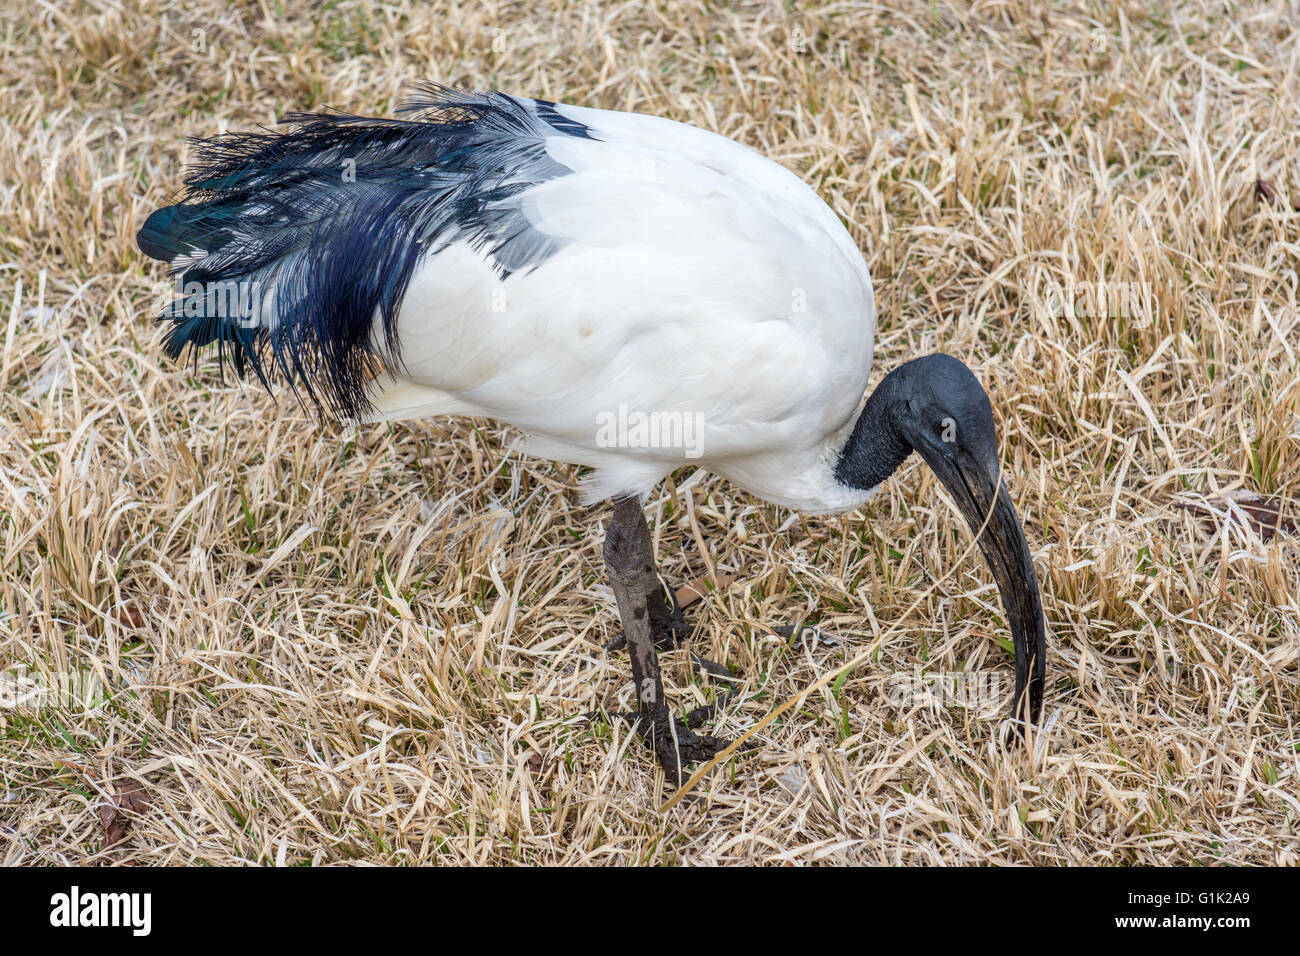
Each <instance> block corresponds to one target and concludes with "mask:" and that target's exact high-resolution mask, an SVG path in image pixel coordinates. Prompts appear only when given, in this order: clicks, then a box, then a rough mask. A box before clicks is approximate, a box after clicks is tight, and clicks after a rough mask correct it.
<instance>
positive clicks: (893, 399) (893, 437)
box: [835, 369, 912, 491]
mask: <svg viewBox="0 0 1300 956" xmlns="http://www.w3.org/2000/svg"><path fill="white" fill-rule="evenodd" d="M898 371H899V369H895V370H894V371H892V372H890V373H889V374H888V375H886V376H885V377H884V379H882V380H881V382H880V384H879V385H878V386H876V390H875V391H874V392H872V393H871V397H870V398H868V399H867V404H866V405H864V406H863V407H862V412H861V413H860V414H859V415H858V420H857V421H856V422H855V423H854V425H853V431H852V432H850V433H849V438H848V441H846V442H845V443H844V447H843V448H841V449H840V455H839V460H838V461H837V462H836V465H835V480H836V481H838V482H839V483H840V484H842V485H845V486H847V487H849V488H854V489H857V490H859V491H870V490H871V489H872V488H875V487H876V486H877V485H879V484H881V483H882V482H883V481H885V480H886V479H887V478H888V477H889V476H890V475H892V474H893V473H894V472H895V471H897V470H898V466H899V465H901V464H902V463H903V462H904V461H906V460H907V456H908V455H910V454H911V453H912V446H911V444H910V443H909V442H908V441H907V439H906V438H904V437H903V433H902V432H901V431H900V430H899V427H898V416H897V415H896V409H897V408H898V405H899V403H900V402H901V401H902V398H901V396H900V395H899V385H900V381H901V378H900V376H899V375H898V374H896V373H898Z"/></svg>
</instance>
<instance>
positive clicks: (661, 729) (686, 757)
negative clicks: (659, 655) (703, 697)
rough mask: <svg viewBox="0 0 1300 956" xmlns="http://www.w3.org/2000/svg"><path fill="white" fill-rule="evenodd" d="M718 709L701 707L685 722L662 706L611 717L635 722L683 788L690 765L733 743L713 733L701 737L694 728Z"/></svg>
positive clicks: (670, 777) (672, 778) (672, 779)
mask: <svg viewBox="0 0 1300 956" xmlns="http://www.w3.org/2000/svg"><path fill="white" fill-rule="evenodd" d="M719 703H720V702H719ZM717 707H718V704H717V703H713V704H708V705H706V706H704V707H698V708H696V709H695V710H693V711H691V712H690V713H689V714H687V715H686V717H685V718H684V719H679V718H677V717H674V716H673V715H672V714H671V713H669V712H668V708H667V707H666V706H664V705H662V704H661V705H659V706H658V707H656V708H653V709H652V710H649V711H630V712H626V713H617V714H611V715H610V716H611V717H615V718H618V719H620V720H626V721H629V722H634V725H635V727H636V731H637V733H639V734H640V735H641V736H642V738H644V739H645V741H646V743H648V744H649V745H650V747H651V749H653V750H654V752H655V756H656V757H657V758H658V759H659V764H660V765H661V766H662V767H663V768H664V774H665V775H666V776H667V777H668V780H669V781H670V782H671V783H672V784H673V786H680V785H681V782H682V779H683V778H684V777H685V770H686V767H687V766H688V765H689V764H693V763H698V762H700V761H703V760H708V759H710V758H711V757H713V756H715V755H716V754H718V753H720V752H721V751H723V750H725V749H726V748H727V746H728V745H729V744H730V741H728V740H723V739H722V738H720V737H714V736H711V735H709V734H697V733H695V731H694V730H693V729H692V728H693V727H698V726H700V725H701V724H702V723H704V722H705V721H706V720H708V719H709V718H711V717H712V716H713V715H714V713H716V711H717Z"/></svg>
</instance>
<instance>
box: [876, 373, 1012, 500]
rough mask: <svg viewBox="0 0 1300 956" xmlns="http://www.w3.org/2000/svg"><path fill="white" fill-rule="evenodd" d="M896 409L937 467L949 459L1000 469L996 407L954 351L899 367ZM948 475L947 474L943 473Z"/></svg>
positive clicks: (910, 437)
mask: <svg viewBox="0 0 1300 956" xmlns="http://www.w3.org/2000/svg"><path fill="white" fill-rule="evenodd" d="M893 374H895V375H897V376H898V377H899V381H898V383H897V387H896V389H895V392H894V399H895V404H894V408H893V409H892V411H893V413H894V421H895V423H896V424H897V426H898V430H899V432H900V433H901V434H902V436H903V438H904V439H905V440H906V441H907V443H908V444H909V445H911V446H912V448H913V450H915V451H916V452H917V453H918V454H920V456H921V457H922V458H924V459H925V461H926V464H928V465H929V466H930V467H931V468H934V469H935V470H936V471H938V469H939V468H940V467H944V464H943V463H944V462H951V463H952V464H953V465H956V464H957V463H958V462H959V461H960V462H961V463H963V464H964V465H965V466H966V467H967V469H982V470H983V471H985V472H987V473H989V474H992V475H994V476H996V475H997V473H998V441H997V436H996V434H995V433H994V430H993V408H992V406H991V405H990V404H989V397H988V395H986V394H985V393H984V389H983V388H981V387H980V383H979V380H978V379H976V378H975V376H974V374H973V373H972V372H971V370H970V369H968V368H967V367H966V366H965V365H963V364H962V363H961V362H959V361H957V359H955V358H953V357H952V356H951V355H943V354H936V355H927V356H926V357H925V358H920V359H916V360H915V361H912V362H908V363H907V364H906V365H903V366H901V367H900V368H898V369H897V370H896V371H895V372H894V373H893ZM940 477H942V475H940Z"/></svg>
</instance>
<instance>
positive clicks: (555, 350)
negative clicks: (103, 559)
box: [141, 91, 875, 496]
mask: <svg viewBox="0 0 1300 956" xmlns="http://www.w3.org/2000/svg"><path fill="white" fill-rule="evenodd" d="M423 108H424V109H425V111H426V112H425V114H424V117H423V118H417V119H416V120H414V121H408V122H397V121H382V120H375V121H372V120H360V119H357V118H350V117H310V118H307V119H306V121H305V122H306V126H305V127H304V126H303V125H302V123H303V121H300V125H299V127H298V128H297V129H296V130H293V131H291V132H290V133H288V134H287V135H286V136H282V137H275V138H272V137H261V138H255V139H254V138H249V139H246V140H245V141H244V142H243V143H238V142H237V143H235V144H233V145H231V146H226V147H224V149H225V152H224V153H218V154H213V153H211V152H210V153H209V154H208V155H207V157H206V159H207V164H208V165H207V168H205V169H203V170H201V172H200V173H199V174H196V176H191V177H190V183H191V187H192V188H194V187H196V186H197V187H198V189H197V190H196V193H195V194H193V195H192V196H191V197H190V199H189V200H188V201H187V203H186V204H185V205H182V206H178V207H170V209H169V210H163V211H160V213H156V214H155V216H154V217H151V219H150V221H149V223H147V224H146V227H145V229H144V230H142V236H141V244H142V247H144V248H145V249H146V251H148V252H150V253H151V254H156V255H159V257H160V258H168V257H169V256H170V258H172V259H177V258H178V257H181V258H179V259H178V262H174V263H173V264H174V266H175V265H177V264H180V265H183V266H185V270H186V279H187V280H188V279H190V278H191V276H194V275H197V276H198V277H199V278H200V279H206V280H212V279H214V278H216V279H221V278H231V277H236V278H238V277H252V278H254V279H256V280H257V281H258V282H259V283H260V284H261V285H262V286H265V287H268V288H269V290H270V291H269V294H267V293H266V292H265V290H262V294H261V295H260V296H259V297H258V301H257V303H256V306H255V307H250V309H249V311H248V313H247V314H245V315H241V316H239V317H237V318H238V321H237V322H236V323H234V324H233V327H232V328H227V327H226V326H225V325H223V324H222V323H221V322H220V321H213V320H212V319H211V318H209V317H202V318H199V319H193V320H189V321H188V323H187V321H186V319H185V318H184V317H182V318H180V319H177V321H176V324H175V325H174V326H173V331H172V333H171V339H170V340H169V341H170V344H171V346H172V347H173V349H174V350H179V348H180V347H181V346H183V345H184V344H186V343H187V342H193V343H196V344H204V343H205V342H206V341H213V340H216V341H219V342H220V341H225V342H227V343H230V344H232V345H235V346H236V347H238V349H239V350H240V351H242V352H243V353H244V355H245V356H247V355H248V354H249V353H250V352H252V354H253V355H255V356H256V355H257V354H258V350H259V349H262V350H263V351H265V352H267V353H269V355H270V356H272V364H274V365H275V366H276V367H278V368H279V369H280V370H282V371H286V372H288V373H290V374H291V375H292V376H295V377H296V378H297V380H299V381H305V382H306V383H307V387H308V388H309V389H311V393H312V394H313V395H316V396H323V397H324V404H326V405H328V406H330V407H332V408H333V409H334V410H335V411H338V412H339V413H341V414H346V415H352V416H356V417H370V418H376V417H388V418H406V417H417V416H422V415H429V414H438V413H459V414H473V415H481V416H486V417H491V418H495V419H498V420H501V421H504V422H508V423H510V424H513V425H516V426H518V427H519V428H521V429H523V430H525V431H526V432H528V433H529V434H530V435H531V436H533V440H534V443H533V449H534V450H535V451H537V452H538V453H540V454H545V455H548V456H550V457H554V458H558V459H561V460H569V461H575V462H579V463H583V464H589V465H593V466H595V467H596V468H597V469H598V471H597V478H596V479H595V483H594V485H593V487H592V488H591V489H589V490H590V491H591V492H593V493H594V494H595V495H597V496H603V495H606V494H613V493H620V492H636V491H644V490H646V489H647V488H648V487H649V486H650V485H652V484H653V483H654V482H655V481H657V480H658V479H659V478H660V477H662V476H663V475H664V474H666V473H667V472H668V471H671V470H672V469H673V468H675V467H677V466H679V465H681V464H683V463H686V462H690V461H696V462H697V463H699V464H703V465H707V466H709V467H711V468H713V469H714V470H719V471H722V472H724V473H726V472H727V467H728V463H730V462H733V461H739V460H741V459H753V458H754V456H756V455H757V456H762V455H764V454H773V453H776V452H778V451H779V450H780V449H783V448H790V449H796V448H799V447H804V448H809V447H814V446H815V445H816V444H817V442H819V441H821V440H822V439H824V437H825V436H826V435H827V434H828V433H829V432H832V431H834V430H835V429H837V428H839V427H841V426H842V425H843V424H844V423H845V422H846V421H847V419H848V418H849V416H850V415H851V414H852V412H853V409H854V408H855V407H856V406H857V404H858V401H859V399H860V398H861V396H862V392H863V389H864V388H865V385H866V379H867V375H868V372H869V368H870V355H871V347H872V338H873V332H874V318H875V315H874V304H873V302H872V296H871V286H870V280H869V278H868V276H867V272H866V267H865V264H864V263H863V261H862V257H861V255H860V254H859V252H858V250H857V249H856V247H855V246H854V244H853V242H852V241H851V239H850V238H849V236H848V234H847V232H846V231H845V230H844V228H843V226H842V225H841V224H840V222H839V220H838V218H837V217H836V216H835V215H834V213H833V212H831V210H830V209H829V208H827V207H826V205H825V204H824V203H823V202H822V201H821V200H820V199H819V198H818V197H817V196H816V194H815V193H813V192H812V190H810V189H809V188H808V187H807V186H806V185H805V184H804V183H802V182H801V181H800V180H799V179H798V177H796V176H794V175H793V174H792V173H790V172H789V171H787V170H785V169H784V168H782V167H780V166H779V165H777V164H776V163H773V162H771V161H769V160H767V159H765V158H764V157H762V156H760V155H759V154H757V153H755V152H753V151H751V150H749V149H747V148H746V147H744V146H741V145H740V144H738V143H735V142H733V141H731V140H728V139H726V138H724V137H720V136H717V135H715V134H712V133H708V132H706V131H703V130H699V129H696V128H693V127H689V126H685V125H682V124H679V123H674V122H672V121H669V120H665V119H661V118H658V117H651V116H643V115H638V114H629V113H614V112H607V111H602V110H591V109H584V108H579V107H570V106H562V105H555V104H550V103H545V102H541V101H533V100H524V99H516V98H513V97H506V96H504V95H502V94H485V95H469V94H453V93H450V92H448V91H434V92H433V93H432V94H431V96H430V97H429V98H428V99H427V100H426V101H425V103H424V104H423ZM304 129H305V130H306V131H307V134H308V135H304V133H303V130H304ZM296 138H297V139H296ZM349 160H351V163H349V162H348V161H349ZM219 161H220V162H219ZM349 173H351V176H350V177H349V175H348V174H349ZM199 177H201V178H199ZM196 179H197V180H198V181H197V182H196ZM224 216H230V218H229V219H225V218H223V217H224ZM214 235H215V239H214V238H213V237H214ZM209 247H211V248H209ZM376 373H379V374H378V377H377V378H376V377H375V376H376ZM739 470H740V471H741V472H743V471H744V470H745V468H744V467H743V465H742V467H740V469H739ZM742 483H743V482H742ZM751 490H756V491H759V493H762V492H763V490H762V489H758V488H752V489H751Z"/></svg>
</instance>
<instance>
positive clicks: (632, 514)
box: [605, 498, 725, 783]
mask: <svg viewBox="0 0 1300 956" xmlns="http://www.w3.org/2000/svg"><path fill="white" fill-rule="evenodd" d="M605 565H606V567H607V568H608V569H609V578H610V585H611V586H612V587H613V589H614V598H615V600H616V601H617V602H618V615H619V619H620V620H621V621H622V623H623V638H624V641H625V642H626V645H627V650H628V656H629V657H630V658H631V660H632V683H633V685H634V686H635V687H636V701H637V709H636V712H635V714H632V715H627V716H634V717H635V718H636V719H637V722H638V724H637V726H638V730H639V731H640V733H641V735H642V736H644V737H645V738H646V740H647V741H648V742H649V743H650V744H651V746H652V747H653V748H654V751H655V755H656V756H657V757H658V758H659V762H660V763H661V764H662V765H663V768H664V772H665V773H667V775H668V778H669V779H670V780H671V781H673V783H680V782H681V780H682V769H683V767H684V766H685V765H686V764H688V763H691V762H693V761H696V760H705V759H707V758H709V757H711V756H713V754H715V753H717V752H718V750H720V749H721V748H722V747H723V746H725V743H724V742H723V741H719V740H718V739H717V738H715V737H709V736H700V735H697V734H695V733H694V732H693V731H692V730H691V729H690V728H691V727H692V726H697V725H698V724H700V723H702V722H703V721H704V720H706V719H707V718H708V716H709V714H710V713H712V709H713V708H712V707H702V708H700V709H699V710H697V711H694V712H692V713H691V714H689V715H688V716H687V720H686V722H682V721H680V720H678V719H677V718H675V717H673V716H672V713H671V712H670V711H669V710H668V704H667V701H666V700H665V699H664V684H663V679H662V678H661V677H660V674H659V658H658V656H657V654H656V652H655V634H654V630H653V624H652V615H653V613H654V612H653V611H652V610H651V608H652V606H653V602H654V600H655V598H658V600H659V601H660V602H661V603H662V604H663V605H664V608H665V609H666V608H667V602H666V601H665V599H664V596H663V586H662V585H661V584H660V582H659V576H658V574H657V573H656V572H655V561H654V550H653V547H652V545H651V541H650V529H649V527H647V526H646V521H645V515H644V514H643V513H642V511H641V503H640V502H639V501H638V500H637V499H635V498H624V499H622V500H620V501H619V502H618V503H617V504H616V505H615V506H614V520H613V521H612V522H610V525H609V530H608V531H607V532H606V533H605ZM678 613H679V616H680V612H678Z"/></svg>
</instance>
